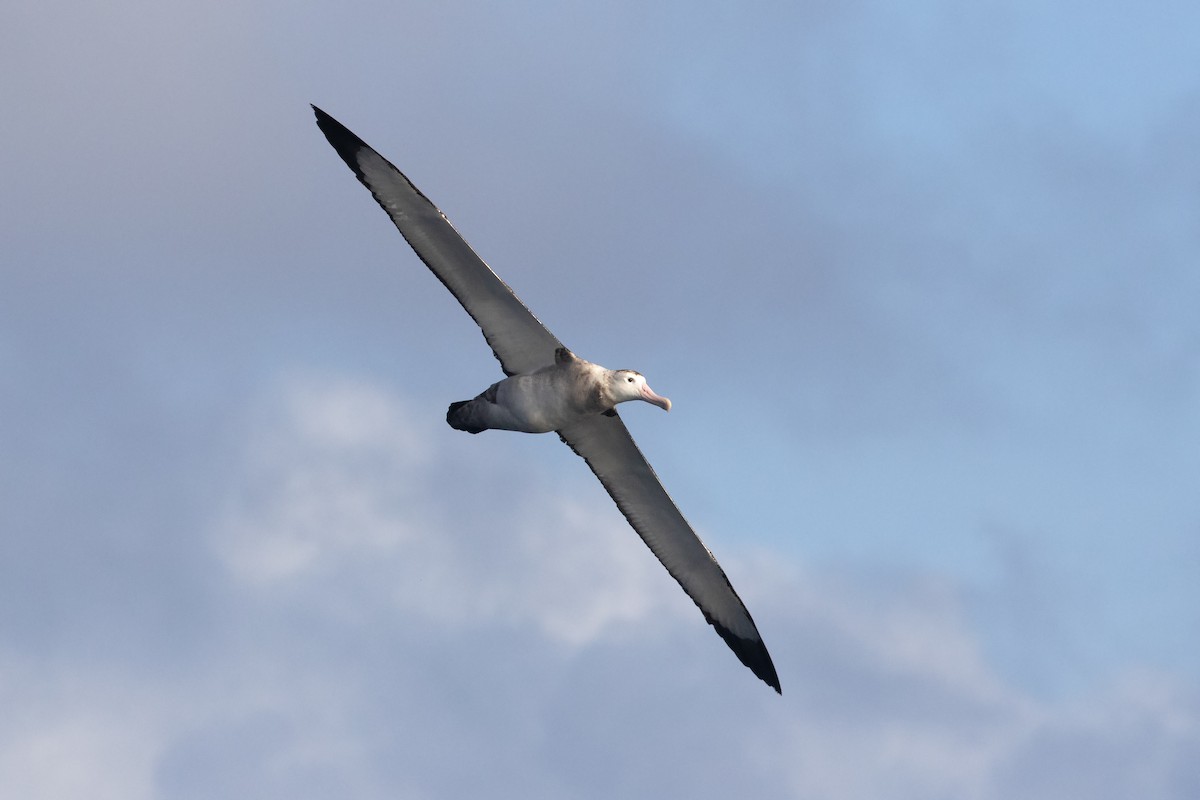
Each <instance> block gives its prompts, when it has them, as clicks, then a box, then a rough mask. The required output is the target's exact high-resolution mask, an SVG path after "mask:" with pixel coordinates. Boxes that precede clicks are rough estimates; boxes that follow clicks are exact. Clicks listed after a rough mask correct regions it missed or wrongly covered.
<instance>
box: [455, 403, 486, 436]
mask: <svg viewBox="0 0 1200 800" xmlns="http://www.w3.org/2000/svg"><path fill="white" fill-rule="evenodd" d="M470 403H471V401H470V400H459V401H458V402H457V403H451V404H450V408H449V409H447V411H446V422H448V423H450V427H451V428H454V429H455V430H456V431H466V432H467V433H482V432H483V431H486V430H487V428H483V427H480V425H479V423H478V422H476V421H475V420H473V419H471V413H470V412H471V409H470V408H469V407H466V406H469V404H470Z"/></svg>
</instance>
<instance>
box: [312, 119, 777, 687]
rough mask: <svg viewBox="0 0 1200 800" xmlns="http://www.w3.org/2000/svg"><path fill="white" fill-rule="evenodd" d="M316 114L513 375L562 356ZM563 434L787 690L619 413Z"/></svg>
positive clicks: (406, 185) (716, 617)
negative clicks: (556, 355)
mask: <svg viewBox="0 0 1200 800" xmlns="http://www.w3.org/2000/svg"><path fill="white" fill-rule="evenodd" d="M313 111H314V112H315V113H316V115H317V125H318V126H320V128H321V131H322V132H323V133H324V134H325V138H326V139H328V140H329V143H330V144H331V145H333V148H334V149H335V150H337V152H338V155H340V156H341V157H342V160H343V161H345V162H346V164H347V165H348V166H349V167H350V169H351V170H353V171H354V174H355V175H357V176H358V179H359V180H360V181H361V182H362V184H363V185H364V186H366V187H367V189H369V190H370V192H371V194H372V195H373V196H374V197H375V200H376V201H377V202H378V203H379V205H381V206H382V207H383V210H384V211H386V212H387V214H388V216H389V217H391V218H392V222H394V223H395V224H396V227H397V228H399V229H400V233H402V234H403V235H404V238H405V239H406V240H407V241H408V243H409V244H410V245H411V246H412V248H413V250H415V251H416V252H417V255H418V256H420V257H421V260H422V261H424V262H425V265H426V266H428V267H429V269H430V270H432V271H433V274H434V275H436V276H437V277H438V279H439V280H441V282H442V283H444V284H445V285H446V288H447V289H449V290H450V292H451V294H453V295H454V296H455V298H457V299H458V302H459V303H461V304H462V307H463V308H465V309H466V310H467V313H468V314H470V315H471V318H472V319H474V320H475V322H476V323H477V324H478V325H479V327H480V329H482V330H483V336H484V338H485V339H487V343H488V344H489V345H490V346H491V348H492V352H493V353H495V354H496V358H498V359H499V360H500V365H501V366H502V367H503V368H504V371H505V372H506V373H507V374H509V375H515V374H517V373H520V372H532V371H533V370H535V369H538V368H540V367H544V366H546V365H548V364H553V363H554V351H555V350H556V349H557V348H559V347H562V343H561V342H559V341H558V339H557V338H555V336H554V334H552V333H550V331H548V330H546V327H545V326H544V325H542V323H541V322H539V321H538V319H537V317H535V316H534V315H533V314H532V313H531V312H530V311H529V309H528V308H526V307H525V305H524V303H522V302H521V301H520V300H519V299H518V298H517V296H516V295H515V294H513V291H512V289H510V288H508V285H507V284H506V283H505V282H504V281H502V280H500V278H499V276H497V275H496V273H494V272H492V270H491V268H490V267H488V265H487V264H486V263H484V261H483V259H482V258H480V257H479V256H478V255H476V254H475V251H474V250H472V249H471V246H470V245H468V244H467V243H466V241H465V240H464V239H463V238H462V236H460V235H459V233H458V231H456V230H455V229H454V226H453V225H451V224H450V221H449V220H448V219H446V215H445V214H443V213H442V212H441V211H439V210H438V209H437V207H436V206H435V205H434V204H433V203H431V202H430V201H429V199H428V198H427V197H425V195H423V194H421V191H420V190H419V189H417V187H415V186H413V185H412V183H411V182H410V181H409V180H408V178H406V177H404V175H403V173H401V172H400V170H398V169H396V168H395V167H394V166H393V165H392V164H391V163H390V162H388V160H387V159H385V158H384V157H383V156H381V155H379V154H378V153H376V152H375V151H374V150H372V149H371V148H370V147H369V146H368V145H367V144H366V143H365V142H364V141H363V140H362V139H359V138H358V137H357V136H355V135H354V134H353V133H351V132H350V131H349V130H347V129H346V127H345V126H343V125H342V124H341V123H340V122H338V121H337V120H335V119H334V118H333V117H331V116H329V115H328V114H326V113H325V112H324V111H322V110H321V109H319V108H317V107H316V106H313ZM558 433H559V436H560V437H561V438H562V440H563V441H564V442H566V443H567V445H569V446H570V447H571V449H572V450H574V451H575V452H576V453H578V454H579V455H580V456H582V457H583V459H584V460H585V461H587V463H588V466H589V467H591V469H592V472H594V473H596V477H598V478H599V479H600V482H601V483H602V484H604V488H605V489H607V490H608V493H609V494H610V495H611V496H612V498H613V500H615V501H616V503H617V507H618V508H620V509H621V513H623V514H624V515H625V518H626V519H628V520H629V524H630V525H632V526H633V528H634V530H636V531H637V532H638V535H639V536H641V537H642V540H643V541H644V542H645V543H646V544H647V545H649V547H650V549H651V550H652V551H653V552H654V554H655V555H656V556H658V559H659V561H661V562H662V563H663V565H664V566H665V567H666V568H667V571H668V572H670V573H671V575H672V576H673V577H674V578H675V580H677V581H679V585H680V586H682V587H683V590H684V591H685V592H687V593H688V596H689V597H691V598H692V600H693V601H695V603H696V605H697V606H699V607H700V610H701V611H702V612H703V613H704V618H705V619H707V620H708V621H709V623H711V624H712V626H713V627H714V628H716V630H717V633H719V634H720V635H721V638H722V639H724V640H725V642H726V643H727V644H728V645H729V646H730V647H731V648H732V649H733V652H734V653H735V654H736V655H737V657H738V658H739V659H741V662H742V663H743V664H745V665H746V666H747V667H749V668H750V669H751V670H752V671H753V672H754V674H755V675H757V676H758V677H759V678H762V680H764V681H765V682H766V683H767V684H768V685H770V686H771V687H772V688H774V689H775V691H777V692H778V691H780V688H779V677H778V675H776V673H775V665H774V664H772V663H771V656H770V655H769V654H768V653H767V648H766V646H765V645H763V641H762V637H761V636H759V635H758V629H757V628H756V627H755V626H754V620H753V619H751V618H750V612H748V611H747V610H746V606H745V605H743V604H742V601H741V599H740V598H739V597H738V596H737V592H735V591H734V590H733V587H732V586H731V585H730V584H729V579H728V578H726V577H725V572H724V571H723V570H722V569H721V567H720V565H719V564H717V562H716V559H714V558H713V556H712V553H710V552H709V551H708V548H707V547H705V546H704V543H703V542H701V541H700V539H699V537H697V536H696V534H695V532H694V531H693V530H692V529H691V526H689V525H688V523H687V520H685V519H684V518H683V515H682V514H680V513H679V509H677V508H676V507H675V503H674V502H672V501H671V498H670V497H669V496H668V495H667V493H666V490H664V489H663V487H662V484H661V483H659V481H658V476H657V475H655V474H654V470H653V469H651V468H650V465H649V464H648V463H646V459H645V458H644V457H643V456H642V454H641V452H640V451H639V450H638V449H637V445H635V444H634V443H633V439H632V438H631V437H630V435H629V431H628V430H626V428H625V424H624V423H623V422H621V419H620V417H618V416H616V415H615V414H614V415H613V416H611V417H609V416H600V415H597V416H595V417H591V418H589V419H586V420H584V421H583V422H579V423H576V424H574V425H571V426H569V427H567V428H564V429H563V430H561V431H559V432H558Z"/></svg>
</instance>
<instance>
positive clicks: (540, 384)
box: [446, 347, 671, 433]
mask: <svg viewBox="0 0 1200 800" xmlns="http://www.w3.org/2000/svg"><path fill="white" fill-rule="evenodd" d="M635 399H639V400H646V401H647V402H651V403H654V404H655V405H658V406H661V407H662V408H664V409H667V410H670V407H671V401H670V400H668V399H666V398H665V397H660V396H659V395H657V394H655V393H654V392H653V391H651V390H650V387H649V386H647V385H646V379H645V378H643V377H642V376H641V375H640V374H638V373H636V372H634V371H632V370H624V369H623V370H609V369H605V368H604V367H602V366H600V365H599V364H593V363H591V362H590V361H584V360H583V359H582V358H579V357H578V356H576V355H575V354H574V353H572V352H571V351H570V350H568V349H567V348H565V347H560V348H559V349H558V350H557V351H555V354H554V363H553V364H551V365H549V366H546V367H542V368H541V369H538V370H534V371H533V372H525V373H521V374H519V375H513V376H510V377H508V378H505V379H504V380H502V381H499V382H497V383H493V384H492V385H491V386H489V387H488V388H487V389H485V390H484V391H483V392H481V393H480V394H479V395H478V396H477V397H475V398H474V399H472V400H463V401H460V402H457V403H452V404H451V405H450V409H449V411H447V412H446V421H447V422H448V423H450V426H451V427H452V428H456V429H458V430H460V431H467V432H468V433H481V432H483V431H486V430H492V429H494V430H505V431H520V432H522V433H549V432H550V431H557V430H562V429H563V428H566V427H567V426H569V425H571V424H572V423H574V422H578V421H580V420H582V419H584V418H586V417H588V416H592V415H595V414H603V413H606V412H609V411H612V409H613V407H614V406H616V405H617V403H622V402H625V401H626V400H635Z"/></svg>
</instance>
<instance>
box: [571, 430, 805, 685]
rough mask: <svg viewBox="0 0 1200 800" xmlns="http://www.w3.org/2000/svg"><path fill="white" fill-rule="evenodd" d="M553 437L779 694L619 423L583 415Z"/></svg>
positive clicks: (704, 554)
mask: <svg viewBox="0 0 1200 800" xmlns="http://www.w3.org/2000/svg"><path fill="white" fill-rule="evenodd" d="M558 435H559V437H560V438H561V439H562V440H563V441H564V442H565V443H566V444H567V445H568V446H569V447H570V448H571V449H572V450H574V451H575V452H576V453H577V454H578V455H579V456H581V457H582V458H583V460H584V461H586V462H587V465H588V466H589V467H591V469H592V472H594V473H595V474H596V477H597V478H599V479H600V483H601V484H603V485H604V488H605V489H606V490H607V491H608V493H609V495H610V496H611V497H612V499H613V500H614V501H615V502H616V504H617V508H619V509H621V513H622V514H624V515H625V519H627V520H629V524H630V525H632V526H633V529H634V530H635V531H637V533H638V535H639V536H641V537H642V541H644V542H645V543H646V545H647V546H648V547H649V548H650V550H651V551H652V552H653V553H654V555H655V556H657V557H658V560H659V561H661V562H662V564H663V566H664V567H666V568H667V572H669V573H671V577H673V578H674V579H675V580H676V581H678V582H679V585H680V586H682V587H683V590H684V591H685V592H687V595H688V597H690V598H692V601H693V602H694V603H695V604H696V606H697V607H698V608H699V609H700V611H701V612H702V613H703V614H704V618H705V619H706V620H708V622H709V624H711V625H712V626H713V627H714V628H715V629H716V631H717V633H718V634H720V636H721V638H722V639H724V640H725V643H726V644H728V645H729V647H730V649H732V650H733V652H734V654H735V655H737V657H738V658H739V659H740V660H741V662H742V663H743V664H745V665H746V666H747V667H749V668H750V670H751V671H752V672H753V673H754V674H755V675H757V676H758V677H759V678H761V679H762V680H763V681H764V682H765V683H766V684H767V685H768V686H770V687H771V688H773V689H774V690H775V691H777V692H780V693H782V690H781V689H780V687H779V676H778V674H777V673H776V672H775V665H774V664H773V663H772V662H771V655H770V654H769V653H768V652H767V647H766V645H765V644H764V643H763V640H762V637H761V636H760V635H759V633H758V628H757V627H756V626H755V625H754V619H753V618H752V617H751V616H750V612H749V611H747V610H746V606H745V604H744V603H743V602H742V600H741V598H740V597H738V595H737V592H735V591H734V589H733V585H732V584H730V582H729V578H727V577H726V576H725V571H724V570H723V569H721V565H720V564H718V563H717V560H716V559H715V558H713V554H712V552H711V551H710V550H709V549H708V548H707V547H705V546H704V542H702V541H700V537H699V536H697V535H696V532H695V531H693V530H692V527H691V525H689V524H688V522H687V520H686V519H684V518H683V514H681V513H680V512H679V509H678V508H677V507H676V505H675V502H674V501H673V500H671V497H670V495H668V494H667V491H666V489H664V488H663V485H662V483H661V482H660V481H659V480H658V476H657V475H656V474H655V473H654V470H653V468H651V466H650V464H649V462H647V461H646V459H645V457H644V456H643V455H642V453H641V451H640V450H638V447H637V445H636V444H635V443H634V441H633V437H632V436H630V435H629V430H628V429H627V428H626V427H625V423H624V422H622V421H621V418H620V417H619V416H617V415H613V416H611V417H609V416H603V415H597V416H594V417H587V418H585V419H583V420H581V421H579V422H576V423H573V424H572V425H570V426H568V427H566V428H563V429H562V430H560V431H559V432H558Z"/></svg>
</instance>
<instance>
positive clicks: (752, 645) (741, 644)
mask: <svg viewBox="0 0 1200 800" xmlns="http://www.w3.org/2000/svg"><path fill="white" fill-rule="evenodd" d="M709 622H710V623H711V624H712V626H713V628H715V629H716V631H717V633H718V634H719V635H720V636H721V638H722V639H724V640H725V644H727V645H729V649H730V650H732V651H733V654H734V655H735V656H737V657H738V661H741V662H742V663H743V664H744V665H746V668H747V669H749V670H750V671H751V672H753V673H754V674H755V675H756V676H758V679H759V680H761V681H762V682H763V683H765V684H766V685H767V686H770V687H771V688H772V689H774V690H775V692H776V693H777V694H779V695H782V694H783V689H782V688H781V687H780V685H779V673H777V672H776V671H775V663H774V662H773V661H771V654H770V653H768V652H767V646H766V645H765V644H763V640H762V639H745V638H742V637H741V636H738V635H737V634H735V633H734V632H733V631H731V630H729V629H728V628H726V627H725V626H724V625H720V624H718V623H716V622H714V621H713V620H709Z"/></svg>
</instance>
